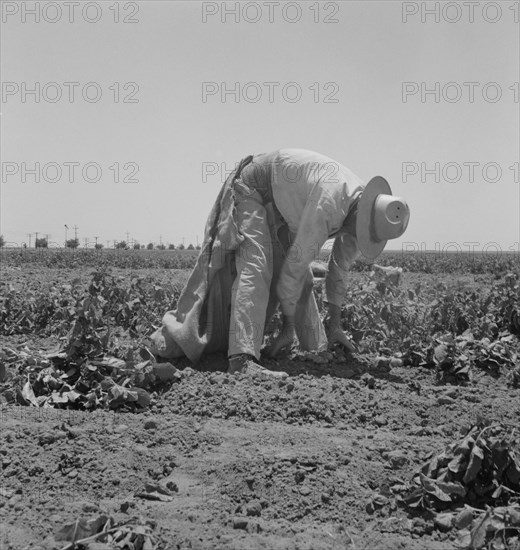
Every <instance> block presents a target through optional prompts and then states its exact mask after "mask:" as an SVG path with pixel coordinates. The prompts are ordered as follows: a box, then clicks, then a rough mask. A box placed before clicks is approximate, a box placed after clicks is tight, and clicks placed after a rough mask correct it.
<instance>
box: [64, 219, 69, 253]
mask: <svg viewBox="0 0 520 550" xmlns="http://www.w3.org/2000/svg"><path fill="white" fill-rule="evenodd" d="M68 228H69V226H68V225H67V224H65V247H66V246H67V229H68Z"/></svg>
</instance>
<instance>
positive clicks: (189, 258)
mask: <svg viewBox="0 0 520 550" xmlns="http://www.w3.org/2000/svg"><path fill="white" fill-rule="evenodd" d="M198 254H199V251H196V250H122V249H106V250H94V249H75V250H74V249H2V250H1V251H0V259H1V262H2V264H3V265H6V266H18V267H22V266H24V265H27V264H35V265H41V266H44V267H50V268H78V267H82V266H86V267H96V268H101V269H106V268H109V267H115V268H121V269H150V268H161V269H190V268H192V267H193V266H194V265H195V262H196V260H197V257H198ZM328 256H329V252H328V251H326V250H323V251H322V253H321V254H320V258H317V259H319V260H322V261H326V260H327V258H328ZM377 263H378V264H380V265H393V266H399V267H402V268H403V269H404V270H405V271H411V272H415V273H472V274H482V273H493V274H506V273H507V272H509V271H512V270H514V269H516V268H517V266H518V265H520V255H519V254H518V253H515V252H504V251H497V250H494V249H493V250H489V251H488V252H487V253H478V252H475V253H469V252H452V253H449V252H443V253H441V252H440V251H439V252H409V251H402V252H399V251H387V252H383V254H382V255H381V256H380V257H379V258H378V259H377ZM352 270H353V271H367V270H370V262H369V261H367V260H364V259H360V260H358V261H356V263H355V264H354V266H353V267H352Z"/></svg>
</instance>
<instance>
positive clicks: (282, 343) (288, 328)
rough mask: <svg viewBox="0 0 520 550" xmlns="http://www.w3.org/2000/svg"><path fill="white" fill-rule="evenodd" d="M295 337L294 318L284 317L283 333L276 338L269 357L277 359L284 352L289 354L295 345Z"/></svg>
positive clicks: (269, 351)
mask: <svg viewBox="0 0 520 550" xmlns="http://www.w3.org/2000/svg"><path fill="white" fill-rule="evenodd" d="M295 336H296V330H295V328H294V317H292V316H291V317H289V316H287V315H284V316H283V327H282V331H281V332H280V334H279V335H278V336H277V337H276V339H275V341H274V343H273V345H272V346H271V347H270V348H269V350H268V355H269V357H276V356H277V355H279V354H280V353H281V352H283V351H285V352H288V351H289V350H290V348H291V346H292V345H293V343H294V338H295Z"/></svg>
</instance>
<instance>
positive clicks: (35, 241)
mask: <svg viewBox="0 0 520 550" xmlns="http://www.w3.org/2000/svg"><path fill="white" fill-rule="evenodd" d="M34 234H35V235H36V238H35V240H34V248H36V247H37V246H38V231H36V232H35V233H34Z"/></svg>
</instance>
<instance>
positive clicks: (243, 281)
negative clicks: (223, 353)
mask: <svg viewBox="0 0 520 550" xmlns="http://www.w3.org/2000/svg"><path fill="white" fill-rule="evenodd" d="M236 190H237V197H236V209H237V223H238V228H239V229H238V230H239V232H240V234H241V235H242V236H243V237H244V241H243V242H242V243H241V244H240V246H239V248H238V249H237V250H236V253H235V254H236V257H235V264H236V271H237V276H236V278H235V281H234V283H233V288H232V298H231V319H230V331H229V351H228V355H229V356H232V355H237V354H243V353H244V354H249V355H252V356H254V357H255V358H256V359H259V358H260V348H261V346H262V342H263V336H264V325H265V316H266V310H267V304H268V302H269V290H270V286H271V278H272V269H273V261H272V247H271V238H270V233H269V226H268V223H267V216H266V211H265V208H264V206H263V204H262V199H261V197H260V195H259V194H258V192H256V191H252V190H250V189H249V188H245V186H244V184H243V183H241V182H236Z"/></svg>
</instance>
